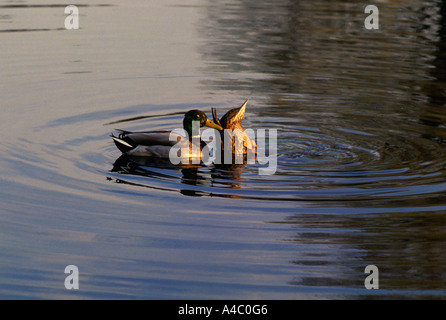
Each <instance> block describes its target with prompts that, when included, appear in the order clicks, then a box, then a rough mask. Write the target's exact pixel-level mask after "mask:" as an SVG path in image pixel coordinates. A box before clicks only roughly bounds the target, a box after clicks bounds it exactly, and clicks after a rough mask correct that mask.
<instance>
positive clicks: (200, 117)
mask: <svg viewBox="0 0 446 320" xmlns="http://www.w3.org/2000/svg"><path fill="white" fill-rule="evenodd" d="M194 121H199V122H200V127H209V128H214V129H217V130H223V128H222V127H220V126H219V125H218V124H215V123H213V122H212V121H211V120H209V119H208V117H207V116H206V115H205V113H204V112H203V111H200V110H191V111H188V112H186V114H185V115H184V120H183V128H184V130H186V131H187V133H188V134H189V136H192V124H193V122H194Z"/></svg>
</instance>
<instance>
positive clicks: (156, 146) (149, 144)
mask: <svg viewBox="0 0 446 320" xmlns="http://www.w3.org/2000/svg"><path fill="white" fill-rule="evenodd" d="M194 121H199V122H200V127H209V128H214V129H217V130H223V128H222V127H221V126H220V125H218V124H215V123H214V122H212V121H211V120H209V119H208V117H207V116H206V114H205V113H204V112H202V111H200V110H190V111H188V112H186V113H185V114H184V119H183V128H184V130H185V131H186V132H187V133H188V135H189V140H191V139H192V137H193V136H192V131H193V130H192V128H193V122H194ZM116 131H118V132H119V134H118V136H114V135H113V134H112V135H111V137H112V139H113V141H114V143H115V144H116V147H117V148H118V149H119V150H120V151H121V152H122V153H124V154H126V155H129V156H144V157H150V156H152V157H158V158H169V153H170V149H171V148H172V146H174V145H175V144H177V143H178V141H180V140H181V139H184V138H185V137H184V136H181V135H179V134H177V133H174V132H172V131H169V130H161V131H145V132H131V131H125V130H120V129H118V130H116ZM175 135H176V136H177V139H176V141H175V140H174V141H172V140H171V136H175ZM190 145H191V142H190ZM193 156H195V155H191V157H193ZM198 156H201V155H198Z"/></svg>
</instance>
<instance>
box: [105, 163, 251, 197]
mask: <svg viewBox="0 0 446 320" xmlns="http://www.w3.org/2000/svg"><path fill="white" fill-rule="evenodd" d="M245 166H246V161H245V162H244V163H243V164H231V165H215V166H210V167H208V166H206V165H204V164H197V165H194V164H180V165H174V164H172V163H171V162H170V161H169V160H168V159H160V158H157V157H132V156H128V155H125V154H123V155H121V156H120V157H119V158H118V159H117V160H116V161H115V163H114V164H113V168H112V169H111V170H110V172H115V173H119V174H121V175H133V176H142V177H147V178H153V179H157V180H158V181H178V180H179V182H180V183H181V184H182V185H183V187H182V186H181V185H179V186H178V188H169V187H164V186H162V187H160V186H154V185H150V184H143V183H135V182H131V181H129V180H125V179H122V178H112V177H108V178H107V179H108V180H111V181H114V182H116V183H125V184H129V185H133V186H140V187H146V188H150V189H157V190H162V191H172V192H179V193H181V194H183V195H185V196H192V197H202V196H213V197H225V198H240V195H237V194H228V193H225V192H224V191H223V192H222V190H228V189H241V188H242V178H241V176H242V173H243V169H244V168H245ZM178 173H180V175H179V176H178ZM163 185H167V184H163ZM214 189H215V191H214ZM217 189H218V190H217Z"/></svg>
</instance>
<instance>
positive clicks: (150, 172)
mask: <svg viewBox="0 0 446 320" xmlns="http://www.w3.org/2000/svg"><path fill="white" fill-rule="evenodd" d="M265 110H267V109H265ZM181 116H182V115H181V113H178V112H173V113H172V114H167V115H166V114H163V115H156V114H155V115H151V116H150V117H146V116H141V117H135V118H125V119H118V120H116V121H113V122H114V123H113V126H115V127H116V125H117V124H116V122H118V123H119V125H121V126H123V127H124V128H125V129H129V130H143V129H144V128H146V127H149V128H167V127H172V128H173V127H175V124H178V123H181V120H182V119H181ZM247 118H248V119H247V120H246V124H245V127H247V128H253V129H255V128H264V129H268V128H276V129H278V141H277V154H278V157H277V170H276V172H275V173H274V174H273V175H259V168H261V167H265V166H266V165H261V164H259V163H256V164H244V165H237V166H235V165H233V166H231V165H227V166H206V165H190V166H175V165H172V164H171V163H170V162H169V161H168V160H159V159H152V158H136V157H134V158H131V157H126V156H121V155H120V153H119V152H117V150H116V149H115V147H114V145H113V144H111V143H109V141H107V140H105V141H103V142H104V145H105V147H104V148H105V153H106V154H107V155H108V156H111V155H115V156H116V159H114V160H113V165H112V167H111V168H110V172H109V173H107V176H108V178H109V179H110V180H111V181H114V182H117V183H124V184H128V185H129V186H139V187H141V188H142V189H141V190H144V189H146V192H150V191H149V190H150V189H152V190H158V191H160V192H175V193H181V194H183V195H186V196H210V197H232V198H247V199H263V200H286V201H320V202H327V201H329V202H333V201H334V202H342V201H349V200H355V201H369V202H370V201H372V202H373V203H369V205H373V206H380V205H386V206H388V204H389V200H394V201H399V200H401V199H402V198H404V201H406V202H407V201H414V202H416V203H419V202H420V200H422V201H427V202H428V203H430V202H431V201H434V199H435V198H437V197H438V194H439V193H442V192H444V191H445V187H446V186H445V184H444V181H445V180H444V173H443V171H442V168H443V166H444V159H446V151H445V148H444V146H443V145H441V144H440V143H439V142H438V141H437V140H435V139H429V138H428V137H427V135H423V133H420V132H419V130H420V125H419V124H417V126H413V128H416V129H417V130H412V131H411V129H412V128H411V126H410V124H409V125H404V126H402V127H401V125H400V129H398V130H392V129H391V128H390V129H386V126H387V125H388V123H387V122H386V121H383V119H370V118H369V119H367V121H366V122H368V123H376V122H377V121H378V120H380V121H383V123H382V124H381V127H380V128H379V127H371V126H367V124H366V123H363V122H361V119H357V118H355V121H353V120H345V119H344V120H342V118H345V115H343V114H339V115H338V116H336V117H332V118H330V119H329V120H328V119H326V120H325V121H323V122H321V123H319V124H317V125H318V126H316V125H315V124H314V123H312V122H314V120H312V114H302V118H300V119H298V118H295V119H296V123H290V121H289V120H290V119H289V118H286V117H283V118H282V117H270V118H268V121H265V122H254V121H252V120H250V119H259V117H258V116H256V115H254V116H252V117H250V116H249V115H248V117H247ZM341 120H342V121H341ZM394 120H395V119H394ZM398 121H400V122H403V121H404V119H399V120H398ZM109 126H111V124H109V123H108V126H105V127H106V128H107V127H109ZM421 128H422V127H421ZM425 129H426V130H429V128H428V127H426V128H425ZM81 140H82V138H81ZM86 141H87V139H86ZM90 156H91V155H90ZM93 158H94V156H93ZM383 201H385V203H384V202H383Z"/></svg>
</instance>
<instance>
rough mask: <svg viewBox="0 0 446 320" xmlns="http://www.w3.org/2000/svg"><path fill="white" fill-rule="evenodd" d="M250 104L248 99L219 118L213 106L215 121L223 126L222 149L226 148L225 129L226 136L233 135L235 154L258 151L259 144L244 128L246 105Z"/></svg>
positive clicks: (221, 132)
mask: <svg viewBox="0 0 446 320" xmlns="http://www.w3.org/2000/svg"><path fill="white" fill-rule="evenodd" d="M247 104H248V100H246V101H245V102H244V103H243V104H242V105H241V106H240V107H239V108H234V109H231V110H229V111H228V112H226V114H225V115H224V116H223V117H222V118H221V119H219V118H218V115H217V110H216V109H215V108H212V117H213V119H214V122H215V123H217V124H218V125H219V126H221V127H222V128H223V130H220V135H221V141H222V149H224V145H225V142H224V139H225V129H230V130H226V132H227V133H226V137H229V138H231V137H232V148H233V149H232V152H233V154H234V155H237V154H246V153H247V152H249V151H252V152H253V153H257V152H256V149H257V144H256V143H255V141H254V140H252V139H250V138H249V137H248V135H247V133H246V131H245V128H243V125H242V120H243V116H244V115H245V111H246V105H247ZM237 140H238V141H243V144H241V143H240V144H236V143H235V141H237Z"/></svg>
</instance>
